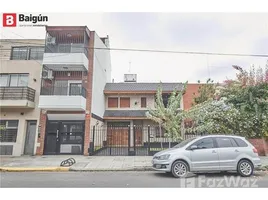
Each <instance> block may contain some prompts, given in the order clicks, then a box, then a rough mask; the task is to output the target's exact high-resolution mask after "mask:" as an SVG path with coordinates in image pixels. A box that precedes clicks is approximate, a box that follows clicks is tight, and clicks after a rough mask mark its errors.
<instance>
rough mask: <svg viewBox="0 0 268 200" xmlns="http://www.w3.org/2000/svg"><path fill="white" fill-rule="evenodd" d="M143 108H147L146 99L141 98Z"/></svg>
mask: <svg viewBox="0 0 268 200" xmlns="http://www.w3.org/2000/svg"><path fill="white" fill-rule="evenodd" d="M141 107H142V108H146V107H147V103H146V97H141Z"/></svg>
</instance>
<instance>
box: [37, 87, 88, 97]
mask: <svg viewBox="0 0 268 200" xmlns="http://www.w3.org/2000/svg"><path fill="white" fill-rule="evenodd" d="M86 94H87V92H86V88H84V87H77V88H72V87H68V86H42V87H41V91H40V95H63V96H83V97H84V98H86Z"/></svg>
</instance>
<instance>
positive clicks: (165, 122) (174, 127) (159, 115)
mask: <svg viewBox="0 0 268 200" xmlns="http://www.w3.org/2000/svg"><path fill="white" fill-rule="evenodd" d="M186 86H187V82H186V83H185V84H184V86H183V90H180V91H178V90H177V89H174V90H173V92H172V93H171V95H170V97H169V99H168V104H167V107H165V105H164V102H163V98H162V87H161V85H159V87H158V89H157V93H156V96H155V108H151V109H149V111H148V112H147V113H146V116H147V118H148V119H151V120H152V121H154V122H156V123H158V124H159V125H160V126H161V127H163V128H164V129H165V130H166V131H167V133H166V135H165V136H166V137H169V138H173V139H181V124H182V121H183V119H184V117H183V116H184V112H183V111H181V110H180V102H181V98H182V96H183V93H184V91H185V89H186Z"/></svg>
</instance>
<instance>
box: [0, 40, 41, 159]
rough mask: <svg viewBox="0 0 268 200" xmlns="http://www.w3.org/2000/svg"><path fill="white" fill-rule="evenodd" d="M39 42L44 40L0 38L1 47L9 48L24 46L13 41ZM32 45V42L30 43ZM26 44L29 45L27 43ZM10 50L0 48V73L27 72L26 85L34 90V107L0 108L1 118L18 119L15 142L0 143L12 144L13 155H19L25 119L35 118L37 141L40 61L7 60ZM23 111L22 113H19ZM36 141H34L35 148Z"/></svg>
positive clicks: (21, 150) (24, 132)
mask: <svg viewBox="0 0 268 200" xmlns="http://www.w3.org/2000/svg"><path fill="white" fill-rule="evenodd" d="M17 41H18V42H20V43H21V42H23V43H27V42H29V43H34V44H35V43H38V44H39V43H40V44H44V40H0V42H1V46H2V47H1V48H4V49H11V47H12V46H25V44H20V43H15V42H17ZM32 45H33V44H32ZM28 46H31V44H29V45H28ZM34 46H38V45H34ZM10 53H11V52H10V51H7V50H5V51H1V49H0V58H1V62H0V68H1V73H29V80H28V87H30V88H32V89H34V90H35V107H34V108H27V109H25V108H21V109H20V108H17V109H14V108H1V112H0V118H1V120H19V125H18V133H17V140H16V143H9V142H8V143H0V145H5V144H7V145H11V144H12V145H13V156H20V155H22V154H23V151H24V142H25V136H26V126H27V123H26V120H37V129H36V140H35V141H37V136H38V134H37V130H38V124H39V117H40V110H39V109H38V102H39V95H40V85H41V79H40V77H41V68H42V66H41V61H34V60H9V59H10ZM21 113H23V115H21ZM36 146H37V142H35V148H34V149H36Z"/></svg>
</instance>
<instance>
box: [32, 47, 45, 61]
mask: <svg viewBox="0 0 268 200" xmlns="http://www.w3.org/2000/svg"><path fill="white" fill-rule="evenodd" d="M44 51H45V49H44V47H30V57H29V60H43V54H44Z"/></svg>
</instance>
